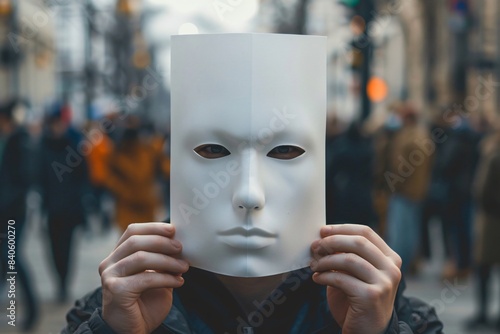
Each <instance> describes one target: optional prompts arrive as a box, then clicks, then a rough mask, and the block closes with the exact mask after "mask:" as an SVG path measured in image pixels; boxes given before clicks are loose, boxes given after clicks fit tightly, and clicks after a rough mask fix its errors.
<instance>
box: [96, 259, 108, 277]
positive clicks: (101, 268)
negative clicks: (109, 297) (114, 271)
mask: <svg viewBox="0 0 500 334" xmlns="http://www.w3.org/2000/svg"><path fill="white" fill-rule="evenodd" d="M107 266H108V261H107V259H104V260H102V261H101V263H99V267H98V268H97V269H98V271H99V275H101V276H102V273H103V272H104V270H106V268H107Z"/></svg>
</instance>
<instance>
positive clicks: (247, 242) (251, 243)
mask: <svg viewBox="0 0 500 334" xmlns="http://www.w3.org/2000/svg"><path fill="white" fill-rule="evenodd" d="M218 235H219V240H220V241H221V242H222V243H224V244H226V245H228V246H230V247H233V248H237V249H243V250H257V249H261V248H265V247H268V246H271V245H272V244H274V243H276V241H277V239H278V235H277V234H276V233H272V232H269V231H266V230H263V229H261V228H258V227H250V228H245V227H243V226H238V227H233V228H230V229H228V230H224V231H221V232H219V233H218Z"/></svg>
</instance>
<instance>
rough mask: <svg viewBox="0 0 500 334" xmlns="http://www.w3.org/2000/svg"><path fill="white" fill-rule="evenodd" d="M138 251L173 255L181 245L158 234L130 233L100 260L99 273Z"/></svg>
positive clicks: (177, 252)
mask: <svg viewBox="0 0 500 334" xmlns="http://www.w3.org/2000/svg"><path fill="white" fill-rule="evenodd" d="M139 251H146V252H150V253H160V254H165V255H170V256H174V257H175V255H179V254H180V253H181V251H182V245H181V243H180V242H179V241H177V240H175V239H171V238H167V237H164V236H160V235H132V236H131V237H129V238H128V239H126V240H125V241H124V242H122V243H121V244H120V245H119V246H118V247H117V248H115V250H114V251H113V252H112V253H111V254H110V255H109V256H108V257H107V258H105V259H104V260H103V261H102V262H101V264H100V265H99V274H102V272H103V271H104V270H105V269H106V268H107V267H110V266H112V265H113V264H115V263H117V262H118V261H120V260H121V259H124V258H126V257H127V256H129V255H131V254H134V253H136V252H139Z"/></svg>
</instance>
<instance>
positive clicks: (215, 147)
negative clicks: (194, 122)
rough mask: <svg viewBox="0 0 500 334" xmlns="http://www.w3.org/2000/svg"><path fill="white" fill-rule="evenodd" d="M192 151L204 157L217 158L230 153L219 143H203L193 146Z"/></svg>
mask: <svg viewBox="0 0 500 334" xmlns="http://www.w3.org/2000/svg"><path fill="white" fill-rule="evenodd" d="M193 151H194V152H195V153H196V154H198V155H199V156H200V157H202V158H205V159H219V158H223V157H225V156H228V155H230V154H231V152H229V150H228V149H227V148H225V147H224V146H222V145H219V144H203V145H200V146H197V147H195V148H194V149H193Z"/></svg>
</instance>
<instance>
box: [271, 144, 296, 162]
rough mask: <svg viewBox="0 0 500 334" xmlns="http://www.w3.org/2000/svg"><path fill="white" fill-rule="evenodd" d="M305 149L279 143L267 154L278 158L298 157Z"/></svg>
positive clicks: (289, 158)
mask: <svg viewBox="0 0 500 334" xmlns="http://www.w3.org/2000/svg"><path fill="white" fill-rule="evenodd" d="M305 152H306V151H305V150H304V149H302V148H300V147H298V146H295V145H280V146H276V147H275V148H273V149H272V150H271V151H269V152H268V153H267V156H268V157H270V158H273V159H278V160H292V159H295V158H298V157H300V156H301V155H303V154H304V153H305Z"/></svg>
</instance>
